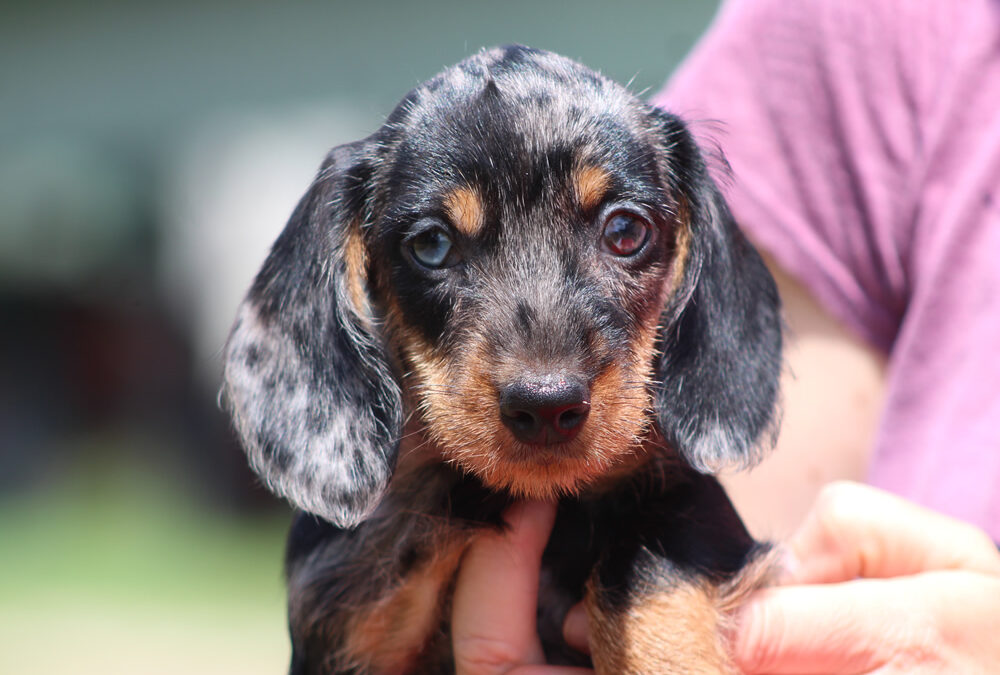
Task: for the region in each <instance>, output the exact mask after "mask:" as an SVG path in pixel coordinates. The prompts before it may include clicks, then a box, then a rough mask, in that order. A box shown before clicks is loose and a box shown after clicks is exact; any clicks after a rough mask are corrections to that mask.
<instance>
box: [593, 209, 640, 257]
mask: <svg viewBox="0 0 1000 675" xmlns="http://www.w3.org/2000/svg"><path fill="white" fill-rule="evenodd" d="M650 231H651V228H650V226H649V223H647V222H646V221H645V220H643V219H642V218H639V217H638V216H635V215H633V214H631V213H622V212H619V213H615V214H613V215H612V216H611V217H610V218H608V221H607V222H606V223H605V224H604V234H603V235H602V239H603V241H604V246H605V247H606V248H607V249H608V250H609V251H611V252H612V253H614V254H615V255H617V256H622V257H624V256H630V255H632V254H634V253H636V252H638V251H639V250H641V249H642V247H643V246H645V245H646V242H647V241H649V235H650Z"/></svg>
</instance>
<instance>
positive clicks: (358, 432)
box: [224, 47, 781, 526]
mask: <svg viewBox="0 0 1000 675" xmlns="http://www.w3.org/2000/svg"><path fill="white" fill-rule="evenodd" d="M780 341H781V337H780V328H779V321H778V307H777V296H776V292H775V289H774V285H773V282H772V281H771V278H770V276H769V275H768V273H767V271H766V269H765V268H764V266H763V264H762V263H761V261H760V259H759V257H758V256H757V255H756V253H755V252H754V251H753V249H752V248H751V247H750V246H749V245H748V244H747V243H746V241H745V240H744V239H743V237H742V236H741V235H740V234H739V232H738V231H737V229H736V228H735V227H734V225H733V223H732V219H731V217H730V216H729V212H728V210H727V208H726V206H725V204H724V202H723V200H722V198H721V197H720V195H719V192H718V190H717V188H716V187H715V185H714V184H713V183H712V180H711V178H710V177H709V175H708V173H707V171H706V169H705V166H704V162H703V160H702V158H701V155H700V153H699V151H698V149H697V147H696V146H695V144H694V142H693V140H692V139H691V137H690V135H689V133H688V132H687V130H686V129H685V127H684V126H683V124H682V123H681V122H680V121H679V120H678V119H677V118H675V117H673V116H671V115H668V114H666V113H663V112H661V111H657V110H654V109H652V108H650V107H649V106H647V105H645V104H643V103H642V102H640V101H639V100H637V99H636V98H635V97H633V96H632V95H631V94H629V93H628V92H627V91H626V90H624V89H623V88H621V87H620V86H618V85H616V84H614V83H613V82H611V81H609V80H607V79H605V78H603V77H601V76H600V75H597V74H596V73H594V72H592V71H590V70H587V69H586V68H584V67H582V66H580V65H578V64H576V63H573V62H571V61H568V60H566V59H563V58H561V57H558V56H555V55H552V54H548V53H544V52H538V51H534V50H529V49H526V48H522V47H510V48H506V49H499V50H493V51H487V52H483V53H481V54H479V55H477V56H475V57H472V58H470V59H468V60H466V61H464V62H462V63H460V64H459V65H457V66H455V67H453V68H451V69H449V70H447V71H445V72H443V73H442V74H441V75H439V76H437V77H436V78H434V79H432V80H430V81H429V82H427V83H425V84H424V85H422V86H421V87H419V88H417V89H415V90H414V91H413V92H411V93H410V94H409V95H408V96H407V97H406V99H404V101H403V102H402V103H401V104H400V105H399V107H398V108H397V109H396V110H395V111H394V112H393V114H392V115H391V116H390V118H389V119H388V121H387V122H386V124H385V125H384V126H383V127H382V129H380V130H379V131H378V132H376V133H375V134H374V135H373V136H371V137H370V138H368V139H365V140H363V141H359V142H357V143H354V144H351V145H347V146H342V147H340V148H336V149H335V150H333V151H332V152H331V154H330V155H329V156H328V158H327V161H326V163H325V164H324V167H323V169H322V170H321V172H320V174H319V175H318V177H317V179H316V180H315V182H314V183H313V185H312V187H311V188H310V190H309V191H308V192H307V194H306V196H305V197H304V198H303V200H302V201H301V202H300V204H299V206H298V208H297V209H296V211H295V213H294V214H293V216H292V218H291V220H290V222H289V224H288V226H287V227H286V229H285V231H284V232H283V233H282V235H281V236H280V237H279V239H278V240H277V242H276V243H275V245H274V248H273V250H272V252H271V254H270V256H269V257H268V259H267V261H266V262H265V264H264V267H263V269H262V270H261V272H260V273H259V275H258V277H257V279H256V280H255V282H254V285H253V287H252V288H251V290H250V293H249V294H248V297H247V299H246V301H245V302H244V304H243V305H242V307H241V309H240V314H239V317H238V319H237V323H236V325H235V327H234V329H233V332H232V335H231V337H230V340H229V343H228V345H227V351H226V373H225V390H224V393H225V395H226V399H227V401H228V402H229V405H230V408H231V410H232V412H233V416H234V419H235V422H236V426H237V429H238V431H239V433H240V435H241V436H242V440H243V442H244V446H245V447H246V449H247V451H248V455H249V457H250V459H251V463H252V464H253V466H254V468H255V469H256V470H257V471H258V472H259V473H260V474H261V475H262V476H263V477H264V479H265V480H266V481H267V482H268V484H269V485H270V486H271V487H272V488H273V489H274V490H275V491H277V492H278V493H279V494H282V495H284V496H286V497H288V498H289V499H291V500H292V501H293V502H294V503H295V504H296V505H297V506H299V507H301V508H303V509H305V510H307V511H309V512H312V513H316V514H318V515H321V516H324V517H325V518H327V519H329V520H331V521H332V522H334V523H336V524H338V525H342V526H348V525H353V524H355V523H357V522H359V521H360V520H361V519H363V518H364V517H365V516H366V515H367V514H368V513H369V512H370V510H371V509H372V508H373V507H374V505H375V504H376V503H377V501H378V498H379V496H380V495H381V493H382V492H383V491H384V489H385V488H386V486H387V484H388V481H389V479H390V477H391V474H392V470H393V468H394V465H395V462H396V459H397V454H398V451H399V447H400V439H401V437H402V435H403V426H404V419H405V417H404V416H406V415H412V420H411V423H410V424H409V425H407V429H408V430H410V429H414V430H415V433H416V435H417V437H418V439H419V442H420V443H423V444H425V449H426V447H430V448H433V452H434V453H436V454H439V455H440V457H441V459H443V460H444V461H449V462H453V463H455V464H457V465H458V466H459V467H461V468H462V469H463V470H465V471H467V472H470V473H472V474H475V475H476V476H477V477H478V478H479V479H480V480H482V481H483V482H484V483H485V484H486V485H488V486H491V487H494V488H496V489H502V490H509V491H511V492H513V493H515V494H518V495H531V496H539V497H548V496H554V495H558V494H561V493H565V492H572V491H575V490H577V489H579V488H580V487H581V486H583V485H585V484H588V483H590V482H592V481H594V480H595V479H597V478H599V477H601V476H603V475H606V474H607V473H608V472H609V471H612V470H614V469H615V467H616V466H620V465H623V464H627V463H628V461H629V459H630V458H634V457H635V456H636V455H637V453H639V452H640V451H641V448H642V446H643V443H642V441H643V440H644V439H645V438H646V437H647V436H649V435H650V434H651V433H653V432H654V430H655V433H656V435H657V436H658V437H662V439H663V440H664V441H665V442H666V444H667V445H669V446H670V447H672V448H673V449H674V450H675V451H677V452H678V453H679V454H680V455H681V456H682V457H683V458H684V459H686V460H687V461H688V462H689V463H691V464H692V465H693V466H695V467H696V468H699V469H703V470H715V469H718V468H720V467H721V466H724V465H727V464H734V463H736V464H740V463H742V464H746V463H749V462H750V461H752V459H753V458H754V457H755V456H756V451H755V449H756V448H757V446H758V445H759V441H760V439H761V437H762V435H764V434H765V432H766V431H767V430H768V428H769V427H770V426H771V425H772V423H773V411H774V407H775V398H776V391H777V380H778V371H779V367H780Z"/></svg>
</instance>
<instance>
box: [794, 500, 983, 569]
mask: <svg viewBox="0 0 1000 675" xmlns="http://www.w3.org/2000/svg"><path fill="white" fill-rule="evenodd" d="M787 552H788V556H787V557H786V567H787V578H786V579H785V582H786V583H797V584H814V583H836V582H840V581H848V580H850V579H855V578H887V577H896V576H904V575H909V574H916V573H919V572H925V571H930V570H948V569H965V570H971V571H977V572H983V573H987V574H995V575H1000V553H998V551H997V548H996V545H995V544H994V543H993V542H992V541H991V540H990V539H989V537H988V536H987V535H986V533H985V532H983V531H982V530H980V529H978V528H976V527H973V526H972V525H969V524H967V523H964V522H961V521H959V520H955V519H954V518H949V517H948V516H944V515H942V514H939V513H936V512H934V511H931V510H929V509H926V508H923V507H921V506H917V505H916V504H913V503H911V502H908V501H906V500H905V499H902V498H900V497H897V496H895V495H891V494H889V493H887V492H883V491H881V490H878V489H875V488H872V487H869V486H865V485H860V484H857V483H848V482H838V483H833V484H831V485H829V486H827V487H826V488H825V489H824V490H823V491H822V492H821V494H820V496H819V497H818V498H817V500H816V503H815V505H814V507H813V508H812V510H811V511H810V513H809V515H807V517H806V519H805V521H804V522H803V524H802V526H801V527H800V528H799V530H798V531H797V532H796V533H795V534H794V535H793V536H792V537H791V539H790V540H789V542H788V544H787Z"/></svg>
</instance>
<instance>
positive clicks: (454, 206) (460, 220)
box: [444, 187, 485, 237]
mask: <svg viewBox="0 0 1000 675" xmlns="http://www.w3.org/2000/svg"><path fill="white" fill-rule="evenodd" d="M444 208H445V211H447V213H448V218H449V219H451V223H452V225H454V226H455V228H456V229H457V230H458V231H459V232H461V233H462V234H464V235H467V236H469V237H474V236H476V235H477V234H479V231H480V230H482V229H483V222H484V220H485V218H484V213H483V202H482V200H481V199H480V198H479V195H478V194H477V193H476V191H475V190H473V189H472V188H469V187H460V188H456V189H454V190H452V191H451V192H450V193H449V194H448V195H447V196H445V198H444Z"/></svg>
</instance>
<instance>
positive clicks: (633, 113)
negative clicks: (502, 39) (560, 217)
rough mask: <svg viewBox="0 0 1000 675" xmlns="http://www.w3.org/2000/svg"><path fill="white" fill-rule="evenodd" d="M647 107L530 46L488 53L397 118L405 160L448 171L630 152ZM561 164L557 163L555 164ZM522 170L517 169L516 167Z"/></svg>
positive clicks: (436, 84)
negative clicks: (510, 160) (409, 157)
mask: <svg viewBox="0 0 1000 675" xmlns="http://www.w3.org/2000/svg"><path fill="white" fill-rule="evenodd" d="M641 109H642V104H641V102H639V101H638V100H637V99H636V98H635V97H634V96H633V95H632V94H630V93H629V92H628V91H627V90H626V89H625V88H624V87H621V86H620V85H618V84H617V83H615V82H613V81H611V80H609V79H607V78H605V77H603V76H602V75H600V74H598V73H596V72H594V71H592V70H590V69H588V68H586V67H585V66H582V65H580V64H578V63H576V62H574V61H571V60H569V59H566V58H564V57H561V56H558V55H555V54H551V53H548V52H542V51H538V50H532V49H528V48H524V47H507V48H498V49H493V50H489V51H485V52H481V53H479V54H477V55H475V56H473V57H471V58H469V59H466V60H465V61H462V62H461V63H459V64H458V65H456V66H453V67H451V68H448V69H447V70H445V71H443V72H442V73H440V74H439V75H437V76H436V77H434V78H432V79H431V80H429V81H428V82H426V83H424V84H423V85H421V86H420V87H418V88H417V89H415V90H414V91H413V92H411V93H410V95H409V96H408V97H407V99H405V100H404V102H403V103H402V104H401V105H400V106H399V108H398V109H397V111H396V112H395V113H394V114H393V116H391V117H390V121H389V126H391V127H394V128H395V130H396V131H398V132H402V133H400V134H399V151H400V153H399V154H401V155H415V156H418V157H422V158H426V160H427V161H428V162H429V163H433V167H434V170H435V171H437V172H441V171H443V170H446V169H447V167H454V168H455V170H456V171H460V170H466V171H474V170H475V169H476V168H477V167H480V166H482V165H483V164H485V165H486V166H487V167H489V168H490V169H492V170H495V169H500V168H503V167H502V166H498V164H503V162H504V160H505V159H507V158H514V159H517V160H519V161H522V162H523V161H525V160H530V159H535V160H542V161H550V162H551V161H552V160H553V158H554V156H555V155H558V154H559V153H563V154H565V155H567V156H568V157H569V158H573V157H587V156H588V155H594V158H593V159H594V161H599V158H600V157H601V156H602V155H607V154H609V153H611V152H623V151H625V150H627V149H628V145H629V143H628V142H629V141H633V142H634V141H635V140H636V137H637V136H640V135H641V133H642V128H641V123H640V119H641V116H642V110H641ZM556 159H558V158H556ZM509 168H518V167H509Z"/></svg>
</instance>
